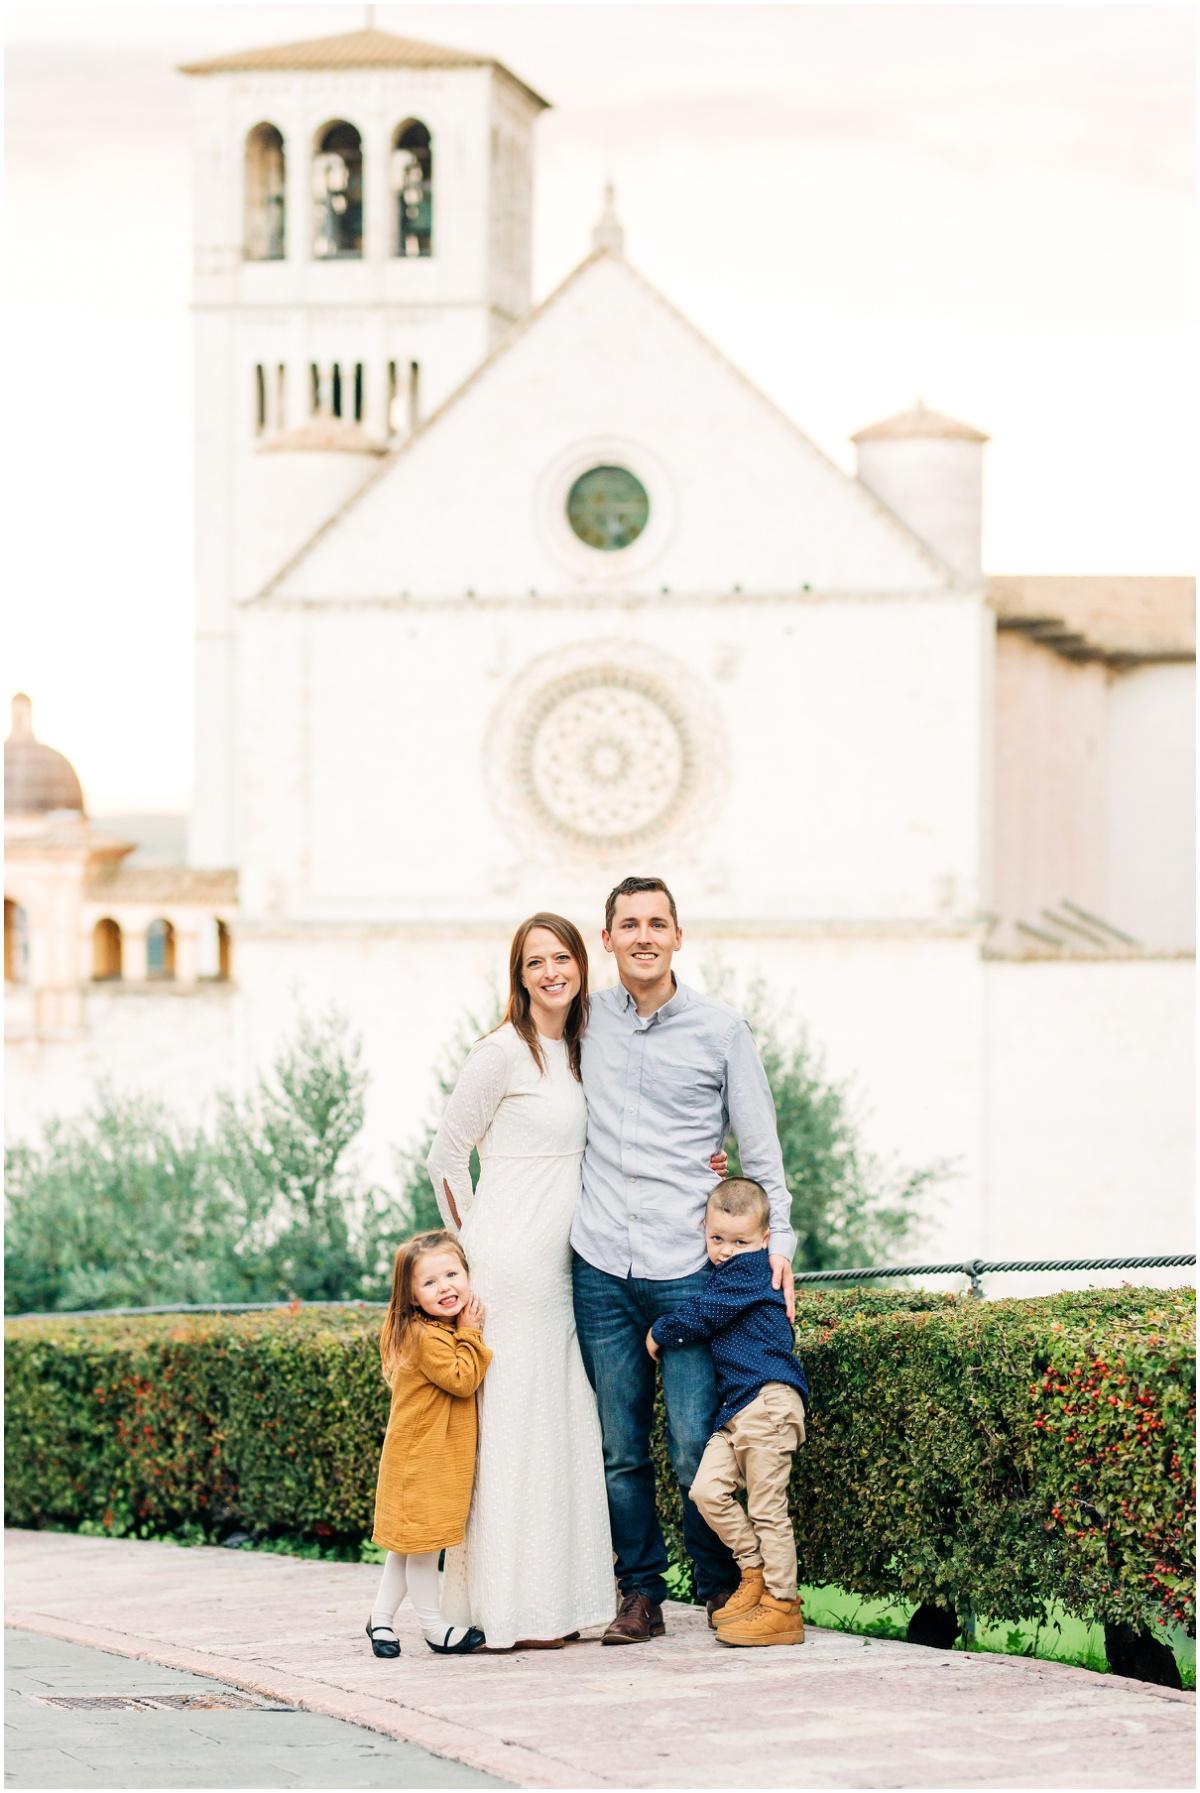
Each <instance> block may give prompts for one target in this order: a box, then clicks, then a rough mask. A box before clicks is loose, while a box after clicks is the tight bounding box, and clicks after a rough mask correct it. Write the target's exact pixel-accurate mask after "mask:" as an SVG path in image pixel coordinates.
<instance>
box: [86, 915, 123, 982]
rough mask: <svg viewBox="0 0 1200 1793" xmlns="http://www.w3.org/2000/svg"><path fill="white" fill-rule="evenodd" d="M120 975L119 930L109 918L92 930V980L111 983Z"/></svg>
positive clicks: (98, 923)
mask: <svg viewBox="0 0 1200 1793" xmlns="http://www.w3.org/2000/svg"><path fill="white" fill-rule="evenodd" d="M120 975H121V930H120V928H119V927H118V926H117V924H116V922H115V921H113V919H112V917H111V916H106V917H105V919H104V920H103V921H98V922H97V923H96V925H95V927H94V928H93V929H92V979H93V981H94V982H95V983H98V984H103V983H111V982H112V981H113V980H114V979H115V978H119V977H120Z"/></svg>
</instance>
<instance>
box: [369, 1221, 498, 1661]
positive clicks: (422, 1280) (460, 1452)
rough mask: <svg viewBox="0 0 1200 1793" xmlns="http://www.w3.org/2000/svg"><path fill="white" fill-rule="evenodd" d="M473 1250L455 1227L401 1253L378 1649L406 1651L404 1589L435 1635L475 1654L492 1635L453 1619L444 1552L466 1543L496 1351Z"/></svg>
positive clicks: (388, 1363) (379, 1537)
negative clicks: (482, 1394) (478, 1422)
mask: <svg viewBox="0 0 1200 1793" xmlns="http://www.w3.org/2000/svg"><path fill="white" fill-rule="evenodd" d="M483 1315H484V1308H483V1303H482V1302H481V1301H480V1300H479V1297H478V1296H477V1295H475V1294H473V1293H472V1291H471V1284H470V1274H469V1271H468V1269H467V1260H466V1258H465V1257H464V1256H463V1251H462V1247H461V1246H460V1245H459V1243H458V1240H457V1239H455V1238H453V1237H452V1236H451V1235H450V1234H449V1233H442V1232H436V1233H418V1234H417V1236H416V1238H415V1239H410V1240H408V1242H407V1244H405V1245H402V1246H401V1247H400V1249H399V1251H398V1252H397V1253H396V1263H395V1268H394V1269H393V1271H392V1298H391V1301H390V1302H389V1304H388V1311H387V1318H386V1319H385V1320H384V1322H383V1332H382V1334H381V1335H380V1340H379V1350H380V1355H381V1357H382V1359H383V1373H384V1375H385V1376H386V1377H387V1380H388V1383H389V1385H390V1387H391V1390H392V1407H391V1413H390V1415H389V1417H388V1427H387V1434H386V1436H385V1437H384V1441H383V1454H382V1456H381V1458H380V1462H379V1482H378V1486H377V1488H376V1492H375V1530H374V1532H373V1534H372V1536H373V1540H374V1542H375V1543H376V1544H378V1545H379V1546H380V1547H381V1548H382V1549H384V1550H386V1551H387V1553H388V1554H387V1561H386V1562H385V1564H384V1568H383V1578H382V1580H381V1581H380V1583H379V1592H378V1593H377V1594H376V1596H375V1604H374V1606H373V1607H372V1609H371V1617H370V1620H369V1622H368V1624H367V1636H368V1637H369V1638H370V1640H371V1648H372V1650H373V1651H374V1652H375V1654H376V1656H399V1654H400V1640H399V1638H398V1637H397V1636H396V1632H395V1629H394V1627H393V1624H392V1621H393V1619H394V1618H395V1615H396V1608H397V1607H398V1606H399V1605H400V1602H401V1601H402V1600H403V1598H404V1595H405V1591H406V1590H407V1592H408V1594H409V1595H410V1596H411V1599H412V1603H413V1606H414V1607H415V1609H416V1614H417V1618H418V1619H419V1620H420V1622H421V1630H422V1632H423V1633H424V1636H425V1642H426V1643H427V1644H428V1645H429V1648H430V1649H431V1650H436V1651H437V1652H438V1654H439V1655H442V1656H465V1655H469V1654H470V1652H471V1651H472V1650H478V1649H479V1648H480V1646H481V1645H482V1643H483V1641H484V1637H483V1633H482V1631H478V1630H476V1629H475V1627H474V1626H471V1627H470V1628H467V1629H464V1628H462V1627H461V1626H457V1625H450V1626H447V1625H444V1624H443V1623H442V1615H441V1607H440V1600H439V1592H438V1556H439V1554H440V1552H441V1551H443V1550H444V1549H446V1548H447V1547H448V1546H449V1545H451V1544H461V1543H462V1540H463V1533H464V1530H465V1529H466V1522H467V1511H468V1509H469V1507H470V1505H471V1485H472V1482H473V1481H474V1478H475V1391H476V1389H477V1388H478V1387H479V1384H480V1383H481V1382H482V1381H483V1374H484V1371H485V1370H486V1369H487V1367H488V1364H489V1363H490V1362H491V1357H492V1354H491V1352H490V1351H489V1350H488V1348H487V1346H486V1345H485V1344H484V1342H483V1335H482V1332H481V1328H482V1325H483Z"/></svg>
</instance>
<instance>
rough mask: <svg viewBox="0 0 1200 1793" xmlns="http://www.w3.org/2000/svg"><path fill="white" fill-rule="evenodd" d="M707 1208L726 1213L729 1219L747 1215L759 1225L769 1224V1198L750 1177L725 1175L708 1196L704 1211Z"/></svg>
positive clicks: (761, 1187) (740, 1218) (742, 1217)
mask: <svg viewBox="0 0 1200 1793" xmlns="http://www.w3.org/2000/svg"><path fill="white" fill-rule="evenodd" d="M709 1208H716V1209H718V1210H719V1211H720V1212H721V1213H722V1214H728V1215H729V1218H730V1219H731V1220H744V1219H746V1218H747V1217H749V1218H750V1219H752V1220H755V1221H757V1222H758V1224H759V1225H760V1226H764V1227H767V1226H770V1224H771V1198H770V1196H769V1195H768V1194H767V1192H766V1190H765V1189H764V1188H763V1186H762V1184H761V1183H756V1182H754V1180H753V1178H751V1177H726V1178H725V1179H724V1181H723V1182H720V1183H718V1184H717V1186H716V1188H715V1189H714V1190H713V1192H712V1194H711V1195H710V1196H709V1198H708V1203H707V1206H706V1209H705V1212H706V1213H707V1211H708V1209H709Z"/></svg>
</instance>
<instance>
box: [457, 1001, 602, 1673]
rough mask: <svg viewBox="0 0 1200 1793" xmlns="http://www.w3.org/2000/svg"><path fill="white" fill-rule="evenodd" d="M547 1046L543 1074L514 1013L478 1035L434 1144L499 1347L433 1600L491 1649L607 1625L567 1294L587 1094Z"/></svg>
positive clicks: (592, 1427)
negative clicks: (462, 1521) (463, 1522)
mask: <svg viewBox="0 0 1200 1793" xmlns="http://www.w3.org/2000/svg"><path fill="white" fill-rule="evenodd" d="M542 1050H543V1052H544V1053H545V1056H546V1069H545V1072H544V1073H543V1072H541V1071H539V1069H538V1066H537V1064H536V1063H535V1062H534V1058H533V1055H532V1053H531V1052H530V1051H529V1048H528V1047H527V1046H526V1044H525V1042H524V1041H523V1040H522V1039H521V1036H520V1035H519V1034H518V1033H517V1031H516V1029H515V1028H513V1027H511V1026H509V1025H505V1026H503V1027H501V1028H499V1029H498V1030H497V1032H495V1033H493V1034H489V1035H488V1036H487V1038H486V1039H484V1040H481V1041H480V1042H479V1044H478V1045H477V1046H476V1047H475V1048H474V1050H473V1051H472V1053H471V1056H470V1058H468V1060H467V1062H466V1064H465V1065H464V1067H463V1070H462V1074H461V1076H460V1077H459V1080H458V1083H457V1085H456V1086H455V1089H454V1093H453V1094H452V1096H451V1097H450V1100H449V1102H448V1103H447V1105H446V1112H445V1116H444V1118H443V1120H442V1125H441V1128H440V1129H439V1131H438V1135H437V1138H436V1139H435V1140H434V1142H433V1147H432V1149H431V1151H430V1154H429V1175H430V1178H431V1180H432V1183H433V1187H434V1190H435V1191H436V1193H437V1199H438V1205H439V1207H440V1208H441V1210H442V1217H443V1219H444V1220H445V1222H446V1225H447V1226H448V1227H449V1228H450V1229H451V1230H452V1231H456V1232H458V1234H459V1237H460V1239H461V1241H462V1246H463V1250H464V1251H465V1253H466V1256H467V1262H468V1263H469V1264H470V1266H471V1284H472V1287H473V1288H474V1289H475V1290H476V1292H477V1293H478V1294H479V1296H480V1298H481V1299H482V1300H483V1302H484V1303H485V1304H486V1307H487V1318H486V1320H485V1322H484V1329H483V1333H484V1340H485V1342H486V1343H487V1344H488V1345H489V1346H490V1347H491V1349H492V1351H493V1352H494V1353H495V1356H494V1358H493V1360H492V1363H491V1365H490V1366H489V1369H488V1373H487V1375H486V1377H485V1378H484V1381H483V1386H482V1388H481V1389H480V1391H479V1454H478V1458H477V1462H476V1469H475V1490H474V1494H473V1496H472V1499H471V1511H470V1515H469V1517H468V1519H467V1532H466V1538H465V1540H464V1541H463V1543H462V1544H460V1545H458V1546H456V1547H455V1548H454V1549H452V1550H448V1551H447V1552H446V1571H445V1576H444V1579H443V1584H442V1615H443V1618H444V1619H445V1622H446V1623H447V1624H448V1625H478V1626H479V1627H480V1629H481V1630H482V1631H483V1632H484V1633H485V1635H486V1637H487V1641H488V1643H489V1645H491V1646H492V1648H493V1649H505V1648H507V1647H508V1646H509V1645H511V1644H514V1643H517V1642H518V1641H519V1640H521V1639H525V1638H554V1637H563V1636H564V1635H566V1634H567V1633H569V1632H571V1631H579V1630H582V1629H583V1627H584V1626H586V1625H599V1624H605V1623H607V1622H608V1620H609V1619H611V1618H612V1616H613V1613H614V1611H615V1608H616V1597H615V1592H614V1581H613V1554H612V1540H611V1537H610V1533H609V1525H608V1502H607V1498H606V1496H605V1490H604V1462H603V1457H602V1454H601V1444H600V1422H599V1419H598V1417H597V1414H596V1401H595V1396H594V1395H593V1393H592V1389H591V1384H590V1383H589V1382H588V1379H587V1375H586V1373H585V1371H584V1367H583V1359H582V1357H581V1356H580V1354H579V1341H578V1339H577V1338H576V1335H575V1313H574V1307H573V1305H572V1298H571V1247H570V1231H571V1220H572V1216H573V1215H574V1212H575V1203H576V1200H577V1198H578V1195H579V1184H580V1165H581V1163H582V1159H583V1148H584V1144H585V1141H586V1138H587V1104H586V1102H585V1100H584V1095H583V1090H582V1088H581V1087H580V1085H579V1084H578V1082H577V1081H576V1080H575V1078H574V1077H573V1076H572V1075H571V1068H570V1064H569V1062H568V1059H567V1049H566V1046H565V1044H564V1043H563V1042H562V1041H561V1040H543V1041H542ZM473 1146H475V1147H478V1150H479V1163H480V1173H479V1185H478V1188H476V1189H474V1190H472V1188H471V1178H470V1172H469V1162H470V1155H471V1148H472V1147H473ZM446 1184H448V1185H449V1187H450V1189H451V1191H452V1193H453V1196H454V1206H455V1208H457V1210H458V1213H459V1216H460V1217H461V1223H462V1224H461V1227H456V1226H455V1222H454V1216H453V1213H452V1212H451V1210H450V1206H449V1203H448V1202H447V1200H446V1192H445V1187H444V1185H446Z"/></svg>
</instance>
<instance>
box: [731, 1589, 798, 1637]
mask: <svg viewBox="0 0 1200 1793" xmlns="http://www.w3.org/2000/svg"><path fill="white" fill-rule="evenodd" d="M717 1642H718V1643H721V1644H740V1645H750V1644H764V1645H765V1644H802V1643H803V1642H804V1615H803V1614H802V1613H801V1611H800V1602H799V1600H798V1599H797V1600H777V1599H776V1598H775V1595H774V1594H769V1593H767V1592H766V1590H765V1589H764V1591H763V1596H762V1599H761V1600H760V1601H759V1603H758V1605H757V1606H756V1607H755V1608H754V1609H753V1611H751V1612H748V1613H746V1614H745V1616H744V1617H743V1618H740V1619H734V1620H732V1621H731V1622H730V1623H729V1624H728V1625H719V1626H718V1627H717Z"/></svg>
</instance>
